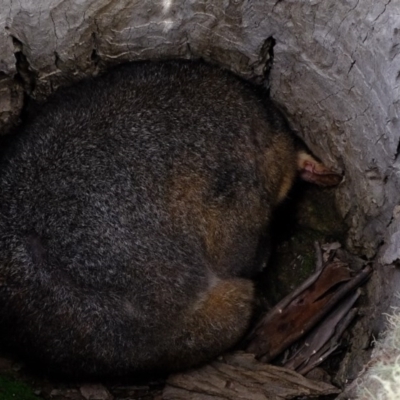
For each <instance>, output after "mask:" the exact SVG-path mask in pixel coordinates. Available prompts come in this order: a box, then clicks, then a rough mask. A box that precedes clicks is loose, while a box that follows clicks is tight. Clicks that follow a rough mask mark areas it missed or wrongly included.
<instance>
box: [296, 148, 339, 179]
mask: <svg viewBox="0 0 400 400" xmlns="http://www.w3.org/2000/svg"><path fill="white" fill-rule="evenodd" d="M297 169H298V171H299V176H300V178H301V179H303V180H305V181H307V182H311V183H315V184H317V185H320V186H335V185H338V184H339V183H340V182H341V181H342V175H340V174H338V173H337V172H335V171H332V170H331V169H329V168H327V167H325V165H324V164H322V163H321V162H319V161H317V160H316V159H315V158H314V157H313V156H312V155H311V154H309V153H307V152H306V151H304V150H299V151H298V153H297Z"/></svg>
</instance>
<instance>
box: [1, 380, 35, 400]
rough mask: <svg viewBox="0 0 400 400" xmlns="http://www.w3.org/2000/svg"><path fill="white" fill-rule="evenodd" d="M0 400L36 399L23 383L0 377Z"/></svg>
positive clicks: (30, 389)
mask: <svg viewBox="0 0 400 400" xmlns="http://www.w3.org/2000/svg"><path fill="white" fill-rule="evenodd" d="M0 400H38V397H37V396H36V395H35V394H34V393H33V391H32V388H30V387H29V386H27V385H26V384H25V383H23V382H21V381H18V380H15V379H13V378H9V377H5V376H0Z"/></svg>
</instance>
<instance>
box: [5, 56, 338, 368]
mask: <svg viewBox="0 0 400 400" xmlns="http://www.w3.org/2000/svg"><path fill="white" fill-rule="evenodd" d="M299 173H300V175H301V176H303V177H304V178H305V179H307V180H311V181H315V182H317V183H320V184H322V185H331V184H336V183H338V179H339V178H338V176H337V175H335V174H332V173H331V171H329V170H328V169H327V168H326V167H324V166H323V165H322V164H321V163H319V162H318V161H317V160H315V159H314V158H313V157H312V156H311V155H310V154H308V153H307V152H306V151H305V150H304V149H303V148H302V147H301V146H300V147H299V145H298V144H297V142H296V139H295V137H294V136H293V134H292V132H291V130H290V128H289V125H288V123H287V121H286V119H285V118H284V116H283V115H282V114H281V112H280V111H279V109H278V108H277V107H276V106H275V105H274V103H273V102H272V101H271V100H270V99H269V98H268V97H267V96H265V95H264V94H263V91H262V89H260V88H259V87H255V86H253V85H251V84H250V83H247V82H244V81H243V80H241V79H240V78H238V77H236V76H235V75H233V74H232V73H230V72H227V71H224V70H222V69H220V68H218V67H214V66H210V65H208V64H205V63H201V62H190V61H168V62H141V63H132V64H126V65H124V66H120V67H118V68H116V69H114V70H112V71H111V72H108V73H107V74H105V75H103V76H101V77H99V78H95V79H90V80H86V81H83V82H81V83H79V84H76V85H75V86H72V87H70V88H67V89H62V90H60V91H58V92H56V94H54V95H53V96H52V97H51V98H50V99H49V100H48V102H47V103H46V104H45V105H44V106H43V107H42V109H41V110H40V112H39V113H38V114H37V115H35V116H34V118H32V119H31V120H30V121H29V122H28V123H26V124H25V125H24V126H22V127H21V128H20V132H19V133H18V134H17V135H16V136H15V139H13V141H12V143H11V144H10V145H9V146H8V147H7V148H6V149H4V151H3V157H2V160H1V167H0V330H1V332H0V333H1V337H2V340H3V341H4V340H6V341H7V343H10V344H13V345H14V346H15V347H17V348H18V349H19V350H20V351H22V352H23V353H25V354H26V355H29V356H30V357H33V358H34V359H35V360H37V361H42V362H43V363H45V364H46V365H48V366H51V368H56V369H57V370H59V371H61V372H65V373H77V374H81V373H85V374H114V375H115V374H125V373H130V372H135V371H137V372H145V373H146V372H154V371H172V370H177V369H182V368H187V367H190V366H193V365H196V364H199V363H201V362H204V361H206V360H209V359H211V358H213V357H215V356H217V355H218V354H220V353H221V352H223V351H225V350H226V349H228V348H230V347H231V346H233V345H234V344H235V343H237V341H238V340H239V339H240V338H241V337H242V336H243V334H244V333H245V332H246V330H247V328H248V324H249V321H250V319H251V316H252V310H253V303H254V289H253V283H252V281H251V278H252V277H253V276H254V274H256V273H257V272H258V271H259V270H260V268H261V265H262V264H263V254H264V253H265V251H266V250H265V248H266V247H267V245H266V243H265V241H264V238H265V237H266V233H267V232H268V224H269V221H270V218H271V213H272V212H273V210H274V208H275V206H276V205H277V204H278V203H279V202H280V201H281V200H282V199H284V198H285V196H286V194H287V193H288V191H289V189H290V188H291V186H292V183H293V181H294V179H295V177H296V175H298V174H299Z"/></svg>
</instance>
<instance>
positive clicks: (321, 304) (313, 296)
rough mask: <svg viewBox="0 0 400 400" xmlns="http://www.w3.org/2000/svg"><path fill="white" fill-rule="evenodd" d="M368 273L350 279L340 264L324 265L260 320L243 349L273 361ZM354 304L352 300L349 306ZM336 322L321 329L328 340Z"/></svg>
mask: <svg viewBox="0 0 400 400" xmlns="http://www.w3.org/2000/svg"><path fill="white" fill-rule="evenodd" d="M371 272H372V271H371V268H370V267H366V268H364V269H363V270H361V271H360V272H358V273H357V274H356V275H355V276H354V277H352V274H351V270H350V269H349V268H348V266H347V265H346V264H344V263H343V262H341V261H337V260H334V261H331V262H328V263H326V264H325V266H324V268H323V269H322V270H317V271H316V273H315V274H314V275H313V276H311V277H310V278H309V279H308V280H307V281H306V282H305V283H306V284H303V285H301V286H300V290H295V291H294V293H292V294H289V295H288V296H287V297H285V298H284V299H283V300H282V301H281V302H279V303H278V304H277V305H276V306H275V307H273V308H272V309H271V310H270V311H269V312H268V313H267V314H266V315H265V316H264V317H263V318H262V319H261V320H260V322H259V323H258V324H257V326H256V327H255V329H254V330H253V332H252V333H251V334H250V338H249V341H250V343H249V344H248V346H247V348H246V350H247V351H248V352H250V353H254V354H256V356H257V358H259V359H260V360H261V361H263V362H269V361H271V360H273V359H274V358H275V357H276V356H277V355H278V354H280V353H281V352H282V351H284V350H285V349H286V348H287V347H289V346H290V345H291V344H293V343H294V342H295V341H296V340H298V339H300V338H301V337H302V336H304V335H305V334H306V333H307V332H309V331H310V329H311V328H313V327H314V326H315V325H316V324H317V323H318V322H319V321H321V319H322V318H323V317H324V316H325V315H326V314H327V313H328V312H329V311H331V310H332V309H333V308H334V307H335V306H336V305H337V304H338V302H339V301H340V300H341V299H343V298H344V297H345V296H347V295H349V294H350V293H351V292H352V291H354V290H356V289H357V287H358V286H360V285H361V284H362V283H364V282H365V281H366V279H368V277H369V276H370V274H371ZM354 301H355V300H354ZM354 301H353V299H352V300H351V303H354ZM347 312H348V310H347ZM347 312H346V313H347ZM342 317H344V315H342ZM337 323H338V321H336V320H335V323H334V324H331V325H329V324H326V325H325V326H324V327H323V328H322V330H323V329H326V330H327V331H328V336H327V340H328V339H329V338H330V336H331V334H330V333H329V332H332V334H333V332H334V329H335V326H336V325H337Z"/></svg>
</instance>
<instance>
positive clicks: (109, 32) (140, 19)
mask: <svg viewBox="0 0 400 400" xmlns="http://www.w3.org/2000/svg"><path fill="white" fill-rule="evenodd" d="M399 15H400V0H364V1H360V0H348V1H341V2H332V1H329V0H311V1H307V2H300V1H296V0H284V1H282V0H250V1H247V0H231V1H229V0H218V1H215V0H197V1H195V0H184V1H179V2H178V1H176V0H175V1H174V0H159V1H153V0H147V1H138V0H135V1H132V0H121V1H113V0H20V1H15V0H0V130H2V131H3V132H5V131H6V130H8V129H9V128H10V126H12V123H13V122H15V121H16V120H17V118H18V115H19V112H20V110H21V108H22V106H23V93H25V94H26V95H28V96H31V97H33V98H36V99H39V100H40V99H43V98H44V97H45V96H46V95H47V94H48V93H50V92H51V91H53V90H54V89H55V88H56V87H57V86H59V85H63V84H66V83H68V82H71V81H73V80H76V79H79V78H81V77H82V76H84V75H87V74H94V73H97V72H98V71H99V70H101V69H103V68H105V67H106V66H109V65H111V64H115V63H120V62H124V61H128V60H137V59H154V58H171V57H172V58H173V57H199V56H201V57H204V58H206V59H208V60H213V61H215V62H217V63H219V64H221V65H223V66H226V67H228V68H230V69H231V70H234V71H236V72H237V73H239V74H241V75H243V76H244V77H247V78H253V79H254V78H257V77H259V76H261V74H262V65H261V64H260V58H265V54H262V53H263V51H262V50H263V49H264V50H265V48H266V47H265V46H263V45H264V44H265V43H266V40H267V39H268V38H269V37H273V38H274V39H275V40H276V46H275V48H274V67H273V69H272V74H271V93H272V96H273V97H274V98H275V99H277V100H278V101H280V102H281V103H283V104H284V105H285V106H286V108H287V109H288V111H289V112H290V114H291V115H292V118H293V122H294V123H295V124H296V126H297V127H299V128H300V134H301V135H302V136H303V137H304V138H305V139H306V142H307V143H308V144H309V146H310V147H311V149H312V150H313V151H314V152H315V153H316V154H317V155H318V156H320V157H321V159H322V160H323V161H324V162H325V163H326V164H327V165H331V166H332V165H335V166H336V165H337V166H339V167H341V168H342V169H343V170H344V171H345V174H346V175H345V176H346V178H345V182H344V183H343V184H342V185H341V187H340V189H339V190H338V191H337V200H338V205H339V208H340V210H341V212H342V214H343V216H345V217H346V219H347V221H348V222H349V225H350V228H351V230H350V235H349V246H350V248H352V249H353V250H355V251H357V252H359V253H361V254H364V255H365V256H367V257H372V256H374V255H375V254H378V257H377V260H378V261H377V265H378V267H379V268H378V273H377V274H376V276H375V280H374V281H375V285H376V287H379V286H380V285H382V284H383V285H385V286H386V289H385V290H384V293H383V292H382V291H379V290H375V291H374V292H373V293H374V294H373V295H374V296H375V298H374V300H375V303H376V304H377V305H378V306H379V305H380V304H381V308H382V309H385V308H387V307H388V305H389V304H393V303H396V302H397V303H398V300H397V301H396V298H395V297H394V296H393V295H394V294H395V292H396V291H398V289H399V287H400V273H399V271H398V270H396V269H395V268H393V267H392V265H393V264H395V263H397V262H398V261H399V260H400V217H399V215H400V212H399V206H398V205H397V203H398V193H399V190H400V155H399V148H400V145H399V142H400V121H399V98H400V17H399ZM381 244H383V246H381ZM396 288H397V289H396ZM378 310H379V308H378ZM378 314H379V313H378ZM378 314H377V315H378ZM376 321H377V322H376V324H377V325H376V326H379V325H380V323H381V319H380V318H376Z"/></svg>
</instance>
